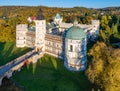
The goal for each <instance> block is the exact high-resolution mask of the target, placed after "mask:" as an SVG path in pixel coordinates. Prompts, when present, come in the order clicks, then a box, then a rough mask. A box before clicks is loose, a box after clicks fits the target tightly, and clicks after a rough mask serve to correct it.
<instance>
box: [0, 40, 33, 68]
mask: <svg viewBox="0 0 120 91" xmlns="http://www.w3.org/2000/svg"><path fill="white" fill-rule="evenodd" d="M30 50H31V49H29V48H26V47H25V48H17V47H16V44H15V42H7V43H1V42H0V66H1V65H4V64H6V63H7V62H9V61H11V60H13V59H15V58H17V57H19V56H21V55H23V54H25V53H26V52H28V51H30Z"/></svg>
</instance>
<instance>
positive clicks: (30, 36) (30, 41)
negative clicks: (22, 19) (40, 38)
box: [26, 31, 35, 48]
mask: <svg viewBox="0 0 120 91" xmlns="http://www.w3.org/2000/svg"><path fill="white" fill-rule="evenodd" d="M26 45H27V46H28V47H31V48H33V47H34V46H35V32H32V31H28V32H27V33H26Z"/></svg>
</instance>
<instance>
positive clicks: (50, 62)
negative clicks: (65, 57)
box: [12, 55, 91, 91]
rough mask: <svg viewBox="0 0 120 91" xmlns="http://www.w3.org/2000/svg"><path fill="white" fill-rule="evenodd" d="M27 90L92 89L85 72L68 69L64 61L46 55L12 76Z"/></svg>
mask: <svg viewBox="0 0 120 91" xmlns="http://www.w3.org/2000/svg"><path fill="white" fill-rule="evenodd" d="M12 78H13V79H14V80H15V81H16V82H18V83H19V84H20V85H22V86H24V88H25V91H91V84H90V82H89V81H88V80H87V77H86V76H85V75H84V72H71V71H68V70H67V69H66V68H65V67H64V64H63V61H62V60H60V59H57V58H54V57H52V56H49V55H45V56H44V57H42V58H41V59H39V60H38V62H37V63H35V64H30V65H28V66H26V67H25V68H23V69H22V70H21V71H20V72H17V73H16V74H15V75H14V76H13V77H12Z"/></svg>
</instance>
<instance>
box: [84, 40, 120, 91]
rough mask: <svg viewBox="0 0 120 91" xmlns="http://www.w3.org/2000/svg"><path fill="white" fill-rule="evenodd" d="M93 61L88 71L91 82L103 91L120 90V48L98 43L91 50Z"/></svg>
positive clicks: (90, 54)
mask: <svg viewBox="0 0 120 91" xmlns="http://www.w3.org/2000/svg"><path fill="white" fill-rule="evenodd" d="M89 56H91V58H92V61H91V63H90V64H89V67H88V69H87V71H86V75H87V77H88V79H89V80H90V82H91V83H93V84H97V85H98V86H99V87H100V88H101V89H103V91H120V76H119V74H120V50H119V49H113V48H111V47H107V46H106V44H105V43H100V42H98V43H96V44H95V45H94V46H93V48H92V49H91V50H90V52H89Z"/></svg>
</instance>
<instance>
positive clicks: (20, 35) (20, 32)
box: [16, 24, 27, 47]
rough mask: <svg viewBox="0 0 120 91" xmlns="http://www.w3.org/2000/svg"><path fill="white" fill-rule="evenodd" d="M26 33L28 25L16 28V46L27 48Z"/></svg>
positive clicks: (20, 25)
mask: <svg viewBox="0 0 120 91" xmlns="http://www.w3.org/2000/svg"><path fill="white" fill-rule="evenodd" d="M26 32H27V24H19V25H17V26H16V46H17V47H25V46H26Z"/></svg>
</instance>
